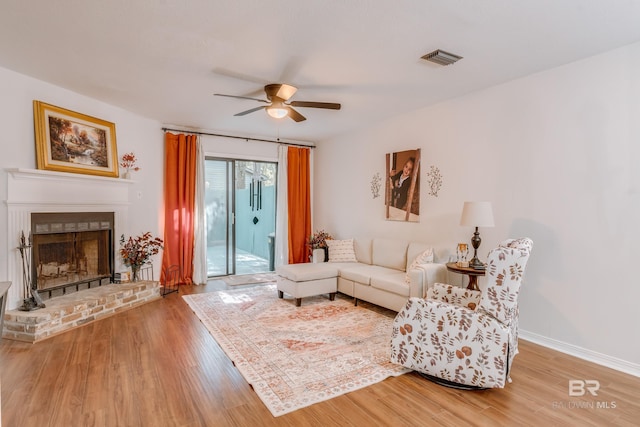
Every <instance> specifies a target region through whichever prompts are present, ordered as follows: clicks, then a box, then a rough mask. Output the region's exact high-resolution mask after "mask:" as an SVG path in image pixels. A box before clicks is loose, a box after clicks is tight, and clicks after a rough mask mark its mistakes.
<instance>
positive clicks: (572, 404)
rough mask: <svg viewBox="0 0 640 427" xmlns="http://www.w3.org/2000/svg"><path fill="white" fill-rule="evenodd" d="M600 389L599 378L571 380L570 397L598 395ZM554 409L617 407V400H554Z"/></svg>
mask: <svg viewBox="0 0 640 427" xmlns="http://www.w3.org/2000/svg"><path fill="white" fill-rule="evenodd" d="M599 390H600V381H598V380H574V379H571V380H569V396H570V397H586V398H591V397H597V396H598V391H599ZM551 406H552V407H553V409H615V408H616V406H617V405H616V402H615V401H605V400H603V401H599V400H595V399H593V400H583V399H571V400H568V401H554V402H552V404H551Z"/></svg>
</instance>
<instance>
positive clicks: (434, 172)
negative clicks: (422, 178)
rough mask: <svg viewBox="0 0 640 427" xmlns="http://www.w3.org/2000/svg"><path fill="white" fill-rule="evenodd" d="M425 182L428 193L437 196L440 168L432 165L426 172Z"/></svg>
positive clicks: (440, 182) (439, 185) (439, 183)
mask: <svg viewBox="0 0 640 427" xmlns="http://www.w3.org/2000/svg"><path fill="white" fill-rule="evenodd" d="M427 184H428V186H429V195H430V196H435V197H438V191H440V188H442V175H441V174H440V169H438V168H437V167H435V166H433V165H432V166H431V167H430V168H429V172H427Z"/></svg>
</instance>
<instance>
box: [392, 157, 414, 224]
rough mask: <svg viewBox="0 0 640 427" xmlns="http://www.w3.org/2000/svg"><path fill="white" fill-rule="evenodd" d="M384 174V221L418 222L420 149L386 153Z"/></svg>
mask: <svg viewBox="0 0 640 427" xmlns="http://www.w3.org/2000/svg"><path fill="white" fill-rule="evenodd" d="M386 174H387V179H386V186H385V209H386V219H387V220H390V221H408V222H420V149H419V148H418V149H415V150H406V151H398V152H394V153H387V156H386Z"/></svg>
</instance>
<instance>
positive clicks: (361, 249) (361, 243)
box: [353, 239, 372, 264]
mask: <svg viewBox="0 0 640 427" xmlns="http://www.w3.org/2000/svg"><path fill="white" fill-rule="evenodd" d="M353 247H354V249H355V252H356V258H357V259H358V262H361V263H364V264H371V263H372V261H371V239H354V240H353Z"/></svg>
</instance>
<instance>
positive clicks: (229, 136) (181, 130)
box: [162, 128, 316, 148]
mask: <svg viewBox="0 0 640 427" xmlns="http://www.w3.org/2000/svg"><path fill="white" fill-rule="evenodd" d="M162 130H163V131H164V132H167V131H171V132H183V133H191V134H194V135H209V136H220V137H223V138H233V139H244V140H245V141H259V142H270V143H272V144H282V145H291V146H294V147H305V148H316V146H315V145H305V144H296V143H294V142H284V141H280V140H279V139H278V140H277V141H273V140H271V139H260V138H251V137H247V136H235V135H223V134H219V133H211V132H198V131H192V130H183V129H171V128H162Z"/></svg>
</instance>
